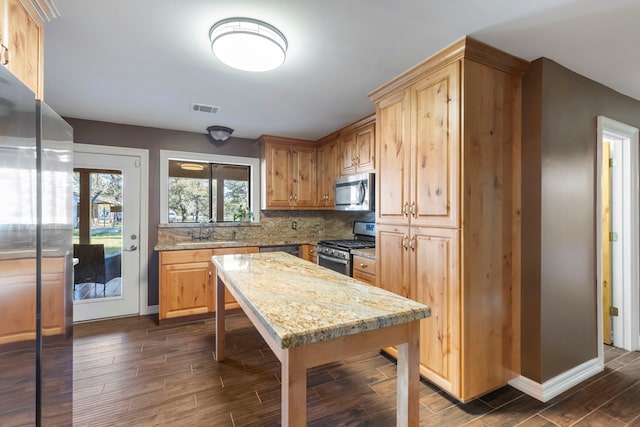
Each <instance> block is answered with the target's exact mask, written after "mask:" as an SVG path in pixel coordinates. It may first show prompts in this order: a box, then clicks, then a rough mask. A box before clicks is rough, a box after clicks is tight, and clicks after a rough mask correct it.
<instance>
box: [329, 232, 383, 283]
mask: <svg viewBox="0 0 640 427" xmlns="http://www.w3.org/2000/svg"><path fill="white" fill-rule="evenodd" d="M353 235H354V237H353V240H321V241H319V242H318V265H321V266H323V267H327V268H329V269H331V270H333V271H337V272H338V273H342V274H346V275H347V276H351V275H352V274H353V255H352V253H351V251H352V250H353V249H369V248H375V246H376V224H375V222H361V221H356V222H354V223H353Z"/></svg>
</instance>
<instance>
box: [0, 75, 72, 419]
mask: <svg viewBox="0 0 640 427" xmlns="http://www.w3.org/2000/svg"><path fill="white" fill-rule="evenodd" d="M72 143H73V136H72V129H71V127H70V126H69V125H68V124H67V123H66V122H65V121H64V120H62V119H61V118H60V116H58V115H57V114H56V113H55V112H54V111H53V110H52V109H51V108H49V107H48V106H47V105H46V104H44V103H42V102H40V101H36V99H35V95H34V94H33V92H31V91H30V90H29V89H28V88H27V87H26V86H24V85H23V84H22V83H21V82H20V81H19V80H18V79H17V78H15V77H14V76H13V75H12V74H11V73H10V72H8V71H7V70H6V69H5V68H4V67H2V66H0V426H3V427H4V426H30V425H36V426H40V425H41V426H70V425H71V424H72V418H71V417H72V389H73V384H72V381H73V376H72V372H73V366H72V363H73V341H72V340H73V332H72V331H73V324H72V322H73V316H72V314H73V313H72V310H73V305H72V291H73V281H72V272H73V262H72V254H73V245H72V233H73V228H72V218H71V216H72V215H71V213H72V199H73V196H72V174H73V150H72Z"/></svg>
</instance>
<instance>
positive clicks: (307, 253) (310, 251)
mask: <svg viewBox="0 0 640 427" xmlns="http://www.w3.org/2000/svg"><path fill="white" fill-rule="evenodd" d="M317 249H318V247H317V246H316V245H310V244H304V245H302V259H306V260H307V261H311V262H312V263H314V264H316V263H317V262H318V252H317Z"/></svg>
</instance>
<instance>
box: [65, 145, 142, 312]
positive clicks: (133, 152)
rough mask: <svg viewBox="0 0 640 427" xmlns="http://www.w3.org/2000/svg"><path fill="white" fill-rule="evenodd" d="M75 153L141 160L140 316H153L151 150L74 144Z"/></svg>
mask: <svg viewBox="0 0 640 427" xmlns="http://www.w3.org/2000/svg"><path fill="white" fill-rule="evenodd" d="M73 152H74V153H76V152H78V153H88V154H110V155H115V156H122V155H124V156H131V157H139V158H140V231H139V233H138V234H139V235H138V239H139V242H140V244H139V245H138V250H139V252H140V273H139V279H138V280H139V283H140V287H139V295H138V298H139V299H138V314H139V315H146V314H153V313H152V312H151V311H152V310H150V307H149V150H147V149H143V148H129V147H114V146H110V145H94V144H80V143H74V144H73Z"/></svg>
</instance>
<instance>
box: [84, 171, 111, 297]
mask: <svg viewBox="0 0 640 427" xmlns="http://www.w3.org/2000/svg"><path fill="white" fill-rule="evenodd" d="M122 185H123V181H122V171H119V170H98V169H84V168H75V169H74V171H73V199H74V209H73V245H74V246H73V251H74V257H75V258H78V260H81V262H79V264H78V266H77V267H76V268H75V275H74V283H73V300H74V301H78V300H86V299H92V298H113V297H119V296H121V295H122V198H123V187H122Z"/></svg>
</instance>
